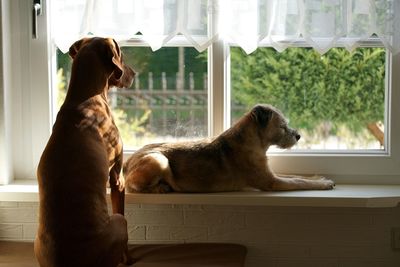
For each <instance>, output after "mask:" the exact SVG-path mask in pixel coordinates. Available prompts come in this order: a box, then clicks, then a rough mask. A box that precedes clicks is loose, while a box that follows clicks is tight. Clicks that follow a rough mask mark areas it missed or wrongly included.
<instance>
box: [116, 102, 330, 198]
mask: <svg viewBox="0 0 400 267" xmlns="http://www.w3.org/2000/svg"><path fill="white" fill-rule="evenodd" d="M299 139H300V135H299V133H298V132H297V131H296V130H294V129H291V128H289V127H288V123H287V120H286V119H285V118H284V116H283V115H282V113H281V112H280V111H279V110H278V109H276V108H274V107H272V106H270V105H257V106H255V107H254V108H253V109H252V110H251V111H250V112H249V113H247V114H246V115H244V116H243V117H242V118H241V119H240V120H239V121H238V122H237V123H236V124H235V125H234V126H232V127H231V128H230V129H228V130H226V131H225V132H223V133H222V134H221V135H219V136H218V137H216V138H215V139H210V140H201V141H198V142H186V143H160V144H151V145H147V146H144V147H143V148H141V149H140V150H138V151H137V152H136V153H134V154H133V155H132V156H131V157H130V158H129V159H128V160H127V162H126V163H125V164H124V167H123V172H124V176H125V180H126V188H127V190H128V192H152V193H155V192H159V193H162V192H224V191H240V190H243V189H245V188H248V187H252V188H256V189H259V190H263V191H270V190H303V189H316V190H325V189H332V188H333V187H334V182H333V181H331V180H329V179H326V178H323V177H313V178H312V179H310V178H306V177H301V176H279V175H277V174H275V173H274V172H273V171H272V170H271V168H270V167H269V165H268V160H267V156H266V151H267V150H268V148H269V147H270V146H271V145H276V146H278V147H280V148H290V147H292V146H293V145H295V144H296V143H297V141H298V140H299Z"/></svg>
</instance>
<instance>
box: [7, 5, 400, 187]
mask: <svg viewBox="0 0 400 267" xmlns="http://www.w3.org/2000/svg"><path fill="white" fill-rule="evenodd" d="M203 2H204V1H202V3H203ZM44 3H45V11H47V12H44V15H42V16H39V17H38V22H39V39H37V40H32V39H31V32H30V26H31V25H30V14H31V10H30V8H31V7H30V3H25V2H20V1H15V2H14V1H11V3H9V4H7V5H4V6H2V10H3V11H2V12H3V13H6V14H8V16H6V17H5V20H6V21H9V22H10V23H9V25H8V26H7V25H6V26H7V27H9V32H10V33H11V32H18V33H20V34H18V35H16V34H13V35H11V39H10V41H7V40H5V38H3V40H2V44H3V47H6V48H7V49H8V50H9V51H10V53H12V55H13V57H14V58H15V60H14V62H11V60H9V61H8V64H9V65H6V67H8V68H10V70H12V71H10V72H9V73H6V74H7V75H6V78H7V79H8V80H9V81H11V82H10V85H9V87H8V88H6V90H7V93H8V94H9V95H7V97H8V98H9V99H11V103H12V105H10V106H7V105H4V104H2V105H3V106H1V107H2V108H3V109H5V110H6V113H5V117H6V119H7V122H6V123H7V124H6V125H8V126H9V127H10V128H8V129H10V132H9V134H8V135H7V136H5V134H3V136H5V137H6V138H7V139H6V141H8V144H9V147H10V148H9V150H8V152H7V153H9V154H10V155H12V159H11V161H10V162H11V163H10V169H11V171H10V173H11V174H10V175H11V176H14V177H15V178H16V179H21V178H22V179H26V178H32V179H34V178H35V170H36V164H37V162H38V160H39V158H40V155H41V152H42V149H43V147H44V145H45V143H46V142H47V138H48V136H49V134H50V130H51V124H52V119H51V118H52V117H53V116H54V112H55V110H57V98H56V94H53V93H56V92H57V91H58V89H57V88H58V87H57V86H59V85H60V84H61V85H62V84H63V83H62V82H60V81H63V82H64V83H67V81H68V75H69V74H68V70H69V68H68V59H67V57H65V56H62V55H60V54H59V53H58V54H57V50H56V48H55V46H54V43H53V38H52V36H48V35H47V34H48V29H49V28H50V27H51V26H52V25H50V24H48V23H49V11H50V9H49V8H48V6H47V5H48V4H49V3H48V1H44ZM288 12H289V11H288ZM11 22H12V23H11ZM294 24H295V23H294ZM4 32H5V30H3V35H4ZM221 37H222V36H221ZM370 41H371V42H372V43H373V45H372V46H373V48H371V47H369V46H371V45H370ZM376 41H377V39H376V38H375V39H374V38H372V39H370V40H367V41H365V45H364V46H366V47H363V45H360V47H359V48H357V49H356V50H355V51H354V52H353V53H349V52H347V51H346V50H345V49H344V48H343V47H342V46H341V45H338V46H339V47H338V48H334V49H331V50H330V51H329V52H327V53H325V54H323V55H322V56H320V55H318V54H317V53H316V52H315V49H310V48H306V47H305V46H307V45H304V42H305V40H300V42H299V44H297V43H290V44H289V45H288V46H291V48H286V50H285V51H283V52H280V53H278V52H276V51H274V49H272V48H270V47H268V45H259V46H260V47H258V48H257V49H256V50H255V51H254V52H253V53H251V54H248V55H247V54H244V53H243V52H242V48H239V47H238V45H241V44H240V42H239V41H237V40H236V41H235V39H234V38H226V39H223V40H221V39H218V40H217V39H212V45H211V46H209V48H208V49H206V50H204V51H203V52H202V53H198V52H197V51H195V50H194V48H193V44H192V43H190V42H188V41H185V40H183V41H182V38H181V36H179V35H177V36H175V37H174V38H172V39H170V41H169V42H168V43H167V45H164V47H163V48H161V49H160V50H156V52H151V50H150V49H149V48H148V43H147V42H146V41H145V40H144V39H143V36H136V38H134V39H132V40H126V41H120V44H121V46H122V47H123V50H124V52H125V54H126V55H127V58H128V61H130V60H132V65H133V67H134V68H138V69H139V71H138V72H139V79H137V80H136V81H135V82H134V84H133V86H132V88H130V89H127V90H117V91H111V92H110V101H111V104H112V105H113V106H115V111H114V114H115V115H116V116H117V118H118V119H119V120H120V121H121V123H120V128H122V129H123V128H124V127H126V128H127V130H126V132H127V134H126V136H127V137H125V138H124V139H125V140H124V141H125V144H126V148H127V152H128V154H127V156H129V153H131V152H129V151H128V150H130V149H134V148H137V147H140V146H141V145H143V144H145V143H148V142H153V141H154V142H156V141H171V140H183V139H196V138H199V137H205V136H214V135H216V134H218V133H220V132H221V131H222V130H224V129H226V128H227V127H229V126H230V125H231V123H232V122H234V121H235V120H236V119H237V118H238V117H239V116H240V115H241V114H242V113H243V112H244V111H247V110H248V109H249V107H251V106H252V105H253V104H254V103H255V102H258V101H259V100H262V101H268V102H269V101H271V102H270V103H272V104H274V105H275V106H277V107H279V108H280V109H281V110H283V111H284V113H285V114H286V115H287V116H288V117H289V120H290V124H291V125H293V126H296V127H298V128H300V131H301V134H302V136H303V138H302V139H303V140H304V141H303V143H300V144H299V145H298V147H297V148H295V149H292V150H290V151H270V152H269V155H270V162H271V164H272V165H273V166H272V167H273V169H274V170H275V171H277V172H282V173H303V174H322V175H326V176H329V177H332V178H334V179H335V180H336V181H337V182H338V183H340V182H357V183H398V182H399V181H398V175H399V174H400V167H399V166H400V164H399V161H400V141H398V140H397V139H398V138H396V136H400V121H399V120H398V119H397V114H400V105H398V104H399V103H398V102H399V99H400V95H399V94H400V77H398V75H397V76H396V75H393V73H400V55H399V53H398V54H392V53H391V52H390V51H388V50H386V49H384V48H383V47H384V45H386V44H384V43H382V42H380V41H379V42H376ZM302 42H303V43H302ZM283 43H284V44H286V43H285V40H283ZM11 44H12V46H11ZM182 50H183V54H184V56H183V57H180V56H179V55H180V53H182V52H181V51H182ZM135 53H136V54H137V55H139V54H140V55H146V57H147V58H146V60H148V61H152V60H153V61H154V62H157V60H161V59H160V57H162V56H163V55H162V54H163V53H164V55H166V54H168V53H171V55H170V56H168V59H170V60H172V61H174V62H175V63H177V64H176V65H175V67H174V68H175V69H174V70H173V71H172V70H171V71H170V70H169V69H165V70H163V69H162V68H163V67H164V66H163V64H160V65H159V66H157V64H156V63H154V64H153V65H154V66H157V68H153V69H152V68H147V69H146V68H143V69H144V70H142V67H141V66H140V60H141V59H140V57H138V56H135ZM130 54H131V55H130ZM294 54H296V56H302V57H310V58H315V60H316V61H315V62H317V63H315V62H314V63H313V64H319V65H318V66H317V65H315V67H316V68H317V67H326V68H327V69H329V70H328V71H325V72H321V73H320V75H323V77H324V80H323V79H322V78H314V79H321V81H318V82H317V81H315V80H311V81H308V80H307V79H305V78H304V77H305V76H304V75H306V74H305V73H306V71H307V70H304V69H302V72H301V73H302V75H303V76H296V75H300V74H299V73H298V72H297V71H293V65H294V66H297V65H296V64H300V63H303V62H299V61H304V60H303V59H302V58H300V59H299V58H297V59H296V57H295V56H294ZM300 54H301V55H300ZM339 54H343V55H344V56H346V57H350V58H351V57H360V58H361V54H362V55H363V56H367V54H368V55H369V57H375V58H376V61H373V63H371V64H376V65H374V66H375V67H374V68H369V67H366V68H365V72H366V73H365V75H366V76H365V75H364V74H363V75H364V76H361V77H354V76H353V75H352V74H349V75H350V76H351V78H352V79H354V82H355V83H356V84H357V81H359V82H360V83H362V82H365V80H368V79H375V80H374V81H373V82H371V84H374V86H373V88H372V89H373V90H374V91H373V92H374V93H376V95H374V96H373V97H374V98H373V99H374V101H373V103H372V102H371V103H370V104H368V103H366V101H370V100H371V99H370V98H369V96H362V97H361V98H360V99H357V97H354V98H353V97H349V96H348V95H346V94H350V93H354V94H356V93H357V92H359V91H357V90H356V89H355V88H352V89H349V90H350V91H343V93H346V94H345V95H344V96H343V97H344V98H343V99H340V100H339V101H338V102H337V105H336V106H337V108H338V109H340V108H339V107H340V106H339V105H343V106H345V103H344V102H343V101H344V99H348V100H352V101H354V103H353V104H354V106H355V107H358V112H355V113H351V111H350V110H349V111H342V112H343V113H341V116H342V117H346V115H349V116H350V117H351V120H350V119H349V121H346V119H342V118H341V117H338V114H339V113H333V115H332V114H330V113H326V114H323V115H324V116H325V117H321V118H318V120H317V119H316V118H315V117H314V116H315V114H316V113H312V112H311V111H313V110H312V109H311V110H310V109H304V110H303V109H302V112H308V113H310V112H311V113H310V114H308V113H307V114H306V115H307V116H306V118H307V120H305V119H304V117H303V116H300V115H299V114H297V113H298V112H296V110H299V109H301V106H300V105H299V104H298V103H300V102H301V104H302V105H306V107H307V105H311V108H315V107H314V105H315V103H318V104H321V101H326V99H331V98H329V97H331V96H327V95H326V94H328V93H332V92H334V90H343V86H346V85H347V84H346V83H344V82H343V85H341V83H340V82H339V80H338V79H339V78H338V79H334V78H333V77H332V75H333V74H334V73H336V72H335V71H337V70H335V66H334V65H332V64H330V63H329V64H328V63H327V62H331V61H332V60H333V58H336V57H338V55H339ZM285 57H286V58H285ZM182 58H183V60H184V62H185V64H184V65H185V68H184V70H182V68H181V69H180V68H179V60H182ZM262 58H263V59H265V58H268V59H270V60H271V61H268V62H266V65H265V68H266V69H265V71H264V72H263V70H262V69H261V68H262V67H263V66H264V65H261V62H259V60H260V59H262ZM5 59H7V56H6V55H5V54H3V62H4V60H5ZM61 59H64V60H65V62H62V61H61ZM289 59H290V60H294V61H295V62H292V61H289ZM135 60H136V61H135ZM186 60H187V61H186ZM274 60H275V61H277V62H278V63H280V64H284V65H285V64H286V65H285V66H286V68H285V70H286V71H288V72H287V73H279V72H277V71H278V70H282V71H283V69H281V68H280V67H279V64H278V65H276V66H272V63H271V62H273V61H274ZM296 60H297V63H296ZM351 62H353V60H350V61H349V62H346V64H347V63H349V65H346V66H349V67H348V68H350V69H351V68H359V67H360V66H359V65H357V64H359V63H355V64H356V66H353V65H351V64H350V63H351ZM355 62H358V61H355ZM263 64H264V63H263ZM324 64H326V65H324ZM61 66H62V69H63V71H62V72H61V71H59V72H57V70H58V69H60V67H61ZM274 67H275V69H274ZM329 67H332V68H329ZM297 68H300V67H299V66H297ZM348 68H347V67H346V70H347V69H348ZM372 69H374V71H376V72H373V73H371V74H369V73H368V72H369V71H372ZM290 70H292V72H290ZM169 71H170V72H169ZM356 72H357V71H356ZM4 73H5V71H4V70H3V74H4ZM163 73H165V74H163ZM177 73H178V74H177ZM191 73H193V74H191ZM337 73H339V74H340V71H337ZM357 73H358V72H357ZM367 74H368V75H369V76H368V75H367ZM373 74H379V75H377V76H375V77H374V75H373ZM57 75H58V76H57ZM335 75H336V74H335ZM276 76H277V77H278V78H276ZM57 77H58V78H57ZM176 77H178V79H177V78H176ZM183 77H184V78H183ZM274 77H275V78H274ZM283 77H286V78H283ZM319 77H322V76H319ZM347 77H348V76H347ZM60 79H61V80H60ZM274 79H275V80H274ZM310 79H311V78H310ZM267 81H268V85H269V86H270V87H269V88H266V91H265V95H264V92H261V93H260V95H254V94H253V93H254V92H257V90H258V89H254V91H253V90H252V91H251V93H252V94H253V95H243V94H244V93H246V92H245V90H246V89H247V88H251V87H252V86H255V85H254V84H252V83H254V82H256V83H260V84H263V85H264V83H265V82H267ZM247 82H249V83H250V84H247ZM274 82H275V84H274ZM285 82H286V84H284V85H285V86H286V87H285V88H284V89H282V90H281V91H280V93H279V92H278V89H277V90H276V91H275V90H273V89H274V86H281V85H282V84H283V83H285ZM296 82H297V83H298V84H299V85H298V86H300V87H302V85H303V84H306V83H307V82H309V85H307V84H306V85H307V86H304V87H305V88H304V89H303V90H302V91H300V92H296V93H299V96H297V95H294V96H293V97H294V99H297V98H301V101H300V100H299V101H298V102H296V101H295V102H293V103H290V102H288V101H287V102H285V99H287V95H285V94H294V93H295V92H294V91H292V87H291V84H292V83H296ZM320 82H324V83H325V85H331V83H337V87H333V89H332V88H329V89H328V87H322V86H321V85H320V84H319V83H320ZM382 83H383V84H382ZM65 85H66V84H64V88H65ZM360 86H363V85H362V84H361V85H360ZM289 87H290V88H289ZM257 88H259V87H257ZM288 88H289V89H288ZM280 89H281V88H280ZM372 89H371V90H372ZM287 90H288V91H287ZM324 90H326V91H324ZM328 90H329V91H328ZM337 92H339V91H337ZM340 92H342V91H340ZM362 93H363V94H364V93H365V92H362ZM3 95H4V93H3ZM370 96H371V98H372V92H371V95H370ZM261 97H263V98H261ZM264 97H265V98H264ZM313 97H315V98H316V100H314V101H315V102H308V101H309V100H311V99H310V98H313ZM375 97H377V98H375ZM349 98H350V99H349ZM270 99H271V100H270ZM327 104H329V105H332V103H327ZM353 104H352V105H353ZM372 104H373V106H371V105H372ZM357 105H359V106H357ZM160 107H162V108H164V112H162V111H161V109H160ZM185 108H187V110H185ZM322 108H323V107H322ZM165 111H166V112H165ZM314 111H315V110H314ZM52 112H53V113H52ZM371 112H372V113H373V114H374V116H376V117H374V118H373V120H372V121H371V123H374V124H375V126H376V127H377V128H378V129H379V130H380V131H381V132H383V141H382V142H381V141H379V140H382V139H378V138H376V137H375V136H374V135H373V134H371V133H370V130H368V127H365V122H366V121H365V118H366V117H368V116H370V114H372V113H371ZM319 113H320V112H319ZM0 115H1V114H0ZM296 116H297V117H296ZM326 116H327V117H326ZM351 121H353V122H354V123H352V122H351ZM126 122H128V123H126ZM296 123H297V124H296ZM313 123H314V124H313ZM357 123H359V124H360V125H356V124H357ZM361 124H362V125H361ZM0 126H3V125H0ZM367 126H368V123H367ZM319 127H320V128H319ZM353 127H354V129H353ZM315 129H317V130H318V131H319V132H316V130H315ZM124 131H125V130H124ZM319 135H324V139H321V138H316V136H319ZM129 138H131V139H132V140H128V139H129ZM350 138H351V139H350ZM332 140H333V141H332ZM377 140H378V141H377ZM11 151H12V153H11ZM0 182H3V183H4V182H7V179H3V180H2V181H0Z"/></svg>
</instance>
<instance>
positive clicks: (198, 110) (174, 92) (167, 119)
mask: <svg viewBox="0 0 400 267" xmlns="http://www.w3.org/2000/svg"><path fill="white" fill-rule="evenodd" d="M122 51H123V53H124V60H125V62H126V63H127V64H128V65H129V66H132V67H133V69H134V70H135V71H136V78H135V80H134V82H133V84H132V86H131V88H129V89H117V88H115V89H111V90H110V92H109V103H110V106H111V107H112V109H113V115H114V118H115V120H116V123H117V126H118V129H119V131H120V134H121V136H122V139H123V141H124V148H125V149H135V148H138V147H140V146H143V145H145V144H148V143H151V142H164V141H183V140H190V139H197V138H200V137H206V136H207V133H208V128H207V125H208V122H207V119H208V113H207V112H208V111H207V52H202V53H198V52H197V50H196V49H194V48H188V47H168V48H162V49H159V50H157V51H155V52H152V50H151V49H150V48H148V47H122ZM58 70H59V71H58V81H59V82H58V97H57V99H58V100H57V103H58V108H59V107H60V105H61V104H62V101H63V98H64V97H65V91H66V88H67V87H68V86H67V81H69V75H70V73H69V72H70V60H69V59H68V55H63V54H61V53H59V54H58Z"/></svg>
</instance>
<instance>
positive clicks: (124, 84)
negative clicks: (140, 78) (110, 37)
mask: <svg viewBox="0 0 400 267" xmlns="http://www.w3.org/2000/svg"><path fill="white" fill-rule="evenodd" d="M122 65H123V73H122V76H121V78H120V79H119V83H118V84H117V85H116V86H117V87H120V88H129V87H131V85H132V83H133V80H134V78H135V75H136V73H135V72H134V71H133V69H132V68H131V67H129V66H127V65H125V64H124V63H122Z"/></svg>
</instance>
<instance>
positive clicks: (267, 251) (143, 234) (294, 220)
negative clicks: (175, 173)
mask: <svg viewBox="0 0 400 267" xmlns="http://www.w3.org/2000/svg"><path fill="white" fill-rule="evenodd" d="M37 214H38V204H37V203H23V202H0V239H7V240H9V239H15V240H33V239H34V236H35V232H36V228H37ZM126 217H127V220H128V224H129V242H130V243H183V242H232V243H240V244H244V245H246V246H247V247H248V257H247V264H246V266H248V267H256V266H257V267H258V266H260V267H261V266H273V267H281V266H282V267H289V266H296V267H301V266H307V267H310V266H317V267H319V266H323V267H330V266H335V267H336V266H337V267H339V266H340V267H347V266H348V267H358V266H360V267H372V266H374V267H385V266H390V267H392V266H393V267H398V266H400V251H393V250H392V248H391V229H392V227H400V208H391V209H367V208H310V207H304V208H303V207H237V206H209V205H206V206H202V205H139V204H138V205H136V204H128V205H127V207H126Z"/></svg>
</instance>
